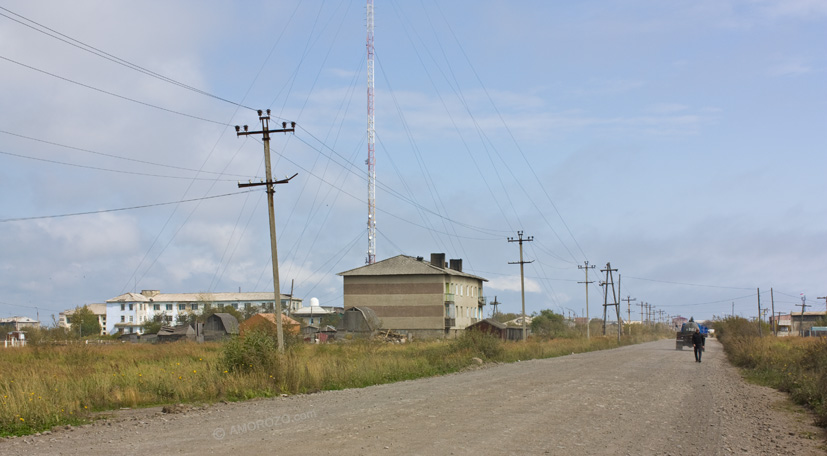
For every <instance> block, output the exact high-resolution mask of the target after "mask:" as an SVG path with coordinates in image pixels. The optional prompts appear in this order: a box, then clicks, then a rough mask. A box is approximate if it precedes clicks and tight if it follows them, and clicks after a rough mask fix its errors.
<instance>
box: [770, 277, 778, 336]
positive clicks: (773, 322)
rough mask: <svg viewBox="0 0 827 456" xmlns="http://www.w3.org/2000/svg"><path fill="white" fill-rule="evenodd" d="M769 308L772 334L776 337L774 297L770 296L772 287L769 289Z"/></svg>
mask: <svg viewBox="0 0 827 456" xmlns="http://www.w3.org/2000/svg"><path fill="white" fill-rule="evenodd" d="M770 306H771V309H772V334H773V335H774V336H776V337H777V336H778V321H777V320H776V319H775V296H773V294H772V287H770Z"/></svg>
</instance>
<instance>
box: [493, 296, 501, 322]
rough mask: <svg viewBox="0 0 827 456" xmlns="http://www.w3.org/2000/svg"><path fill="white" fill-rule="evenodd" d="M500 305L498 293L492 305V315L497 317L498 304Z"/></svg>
mask: <svg viewBox="0 0 827 456" xmlns="http://www.w3.org/2000/svg"><path fill="white" fill-rule="evenodd" d="M498 305H500V303H499V302H497V296H496V295H494V302H492V303H491V307H492V309H493V310H492V311H491V317H495V316H497V306H498Z"/></svg>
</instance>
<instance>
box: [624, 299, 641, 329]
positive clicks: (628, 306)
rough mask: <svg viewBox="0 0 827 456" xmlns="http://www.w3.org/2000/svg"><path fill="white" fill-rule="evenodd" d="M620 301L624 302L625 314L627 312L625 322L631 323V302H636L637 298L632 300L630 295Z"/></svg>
mask: <svg viewBox="0 0 827 456" xmlns="http://www.w3.org/2000/svg"><path fill="white" fill-rule="evenodd" d="M621 301H626V312H627V318H626V321H628V322H629V323H631V322H632V301H637V298H633V297H632V296H631V295H626V299H621ZM629 329H630V330H631V329H632V327H631V326H629Z"/></svg>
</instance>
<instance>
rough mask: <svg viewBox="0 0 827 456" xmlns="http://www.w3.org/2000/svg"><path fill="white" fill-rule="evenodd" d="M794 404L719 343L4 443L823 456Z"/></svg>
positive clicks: (342, 451)
mask: <svg viewBox="0 0 827 456" xmlns="http://www.w3.org/2000/svg"><path fill="white" fill-rule="evenodd" d="M810 422H811V419H810V418H809V416H808V415H806V414H804V413H801V411H800V410H799V409H797V408H796V407H793V406H792V405H790V404H789V402H788V401H787V400H786V398H785V396H784V395H783V394H781V393H777V392H775V391H773V390H770V389H768V388H763V387H758V386H754V385H749V384H746V383H745V382H743V381H742V380H741V378H740V377H739V376H738V373H737V371H736V370H735V369H734V368H732V367H730V366H729V365H728V364H727V363H726V361H725V359H724V355H723V352H722V350H721V346H720V345H719V344H718V343H717V341H714V340H710V341H709V342H708V344H707V351H706V354H705V355H704V362H703V363H700V364H698V363H695V362H694V358H693V354H692V351H691V350H684V351H676V350H675V343H674V341H671V340H663V341H659V342H651V343H647V344H642V345H636V346H630V347H623V348H620V349H616V350H607V351H601V352H594V353H586V354H578V355H570V356H565V357H562V358H555V359H548V360H535V361H525V362H519V363H514V364H504V365H496V366H485V367H483V368H481V369H476V370H472V371H468V372H464V373H460V374H454V375H447V376H443V377H436V378H428V379H423V380H417V381H410V382H402V383H396V384H392V385H381V386H376V387H370V388H363V389H354V390H347V391H335V392H323V393H318V394H310V395H303V396H293V397H285V398H278V399H268V400H259V401H251V402H244V403H232V404H218V405H215V406H209V407H204V408H198V409H189V410H185V411H183V412H180V413H166V414H161V413H160V412H158V411H157V410H154V411H147V410H144V411H138V412H134V414H128V415H126V416H120V417H118V418H116V419H110V420H106V421H102V422H97V423H95V424H93V425H88V426H82V427H76V428H71V429H62V430H59V431H55V432H51V433H48V434H44V435H39V436H32V437H24V438H14V439H7V440H0V454H3V455H7V454H8V455H12V454H14V455H22V454H25V455H40V454H43V455H46V454H48V455H54V454H67V455H106V456H110V455H113V454H118V455H120V454H126V455H147V454H162V455H169V454H223V455H227V454H229V455H234V456H237V455H247V454H334V455H361V454H397V453H398V454H421V455H432V454H458V455H459V454H553V455H623V454H631V455H638V454H642V455H690V454H692V455H697V454H703V455H715V454H722V455H727V454H743V455H776V454H783V455H789V454H795V455H822V454H825V451H824V449H823V448H824V447H823V446H821V445H823V440H822V438H823V434H822V433H821V431H820V430H819V429H818V428H815V427H813V426H811V425H810Z"/></svg>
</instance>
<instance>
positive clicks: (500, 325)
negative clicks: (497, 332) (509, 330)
mask: <svg viewBox="0 0 827 456" xmlns="http://www.w3.org/2000/svg"><path fill="white" fill-rule="evenodd" d="M483 324H489V325H491V326H493V327H495V328H497V329H505V328H506V324H505V323H500V322H499V321H497V320H494V319H493V318H486V319H485V320H480V321H478V322H476V323H473V324H471V325H469V326H468V327H467V328H465V329H468V328H473V327H476V326H481V325H483Z"/></svg>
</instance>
